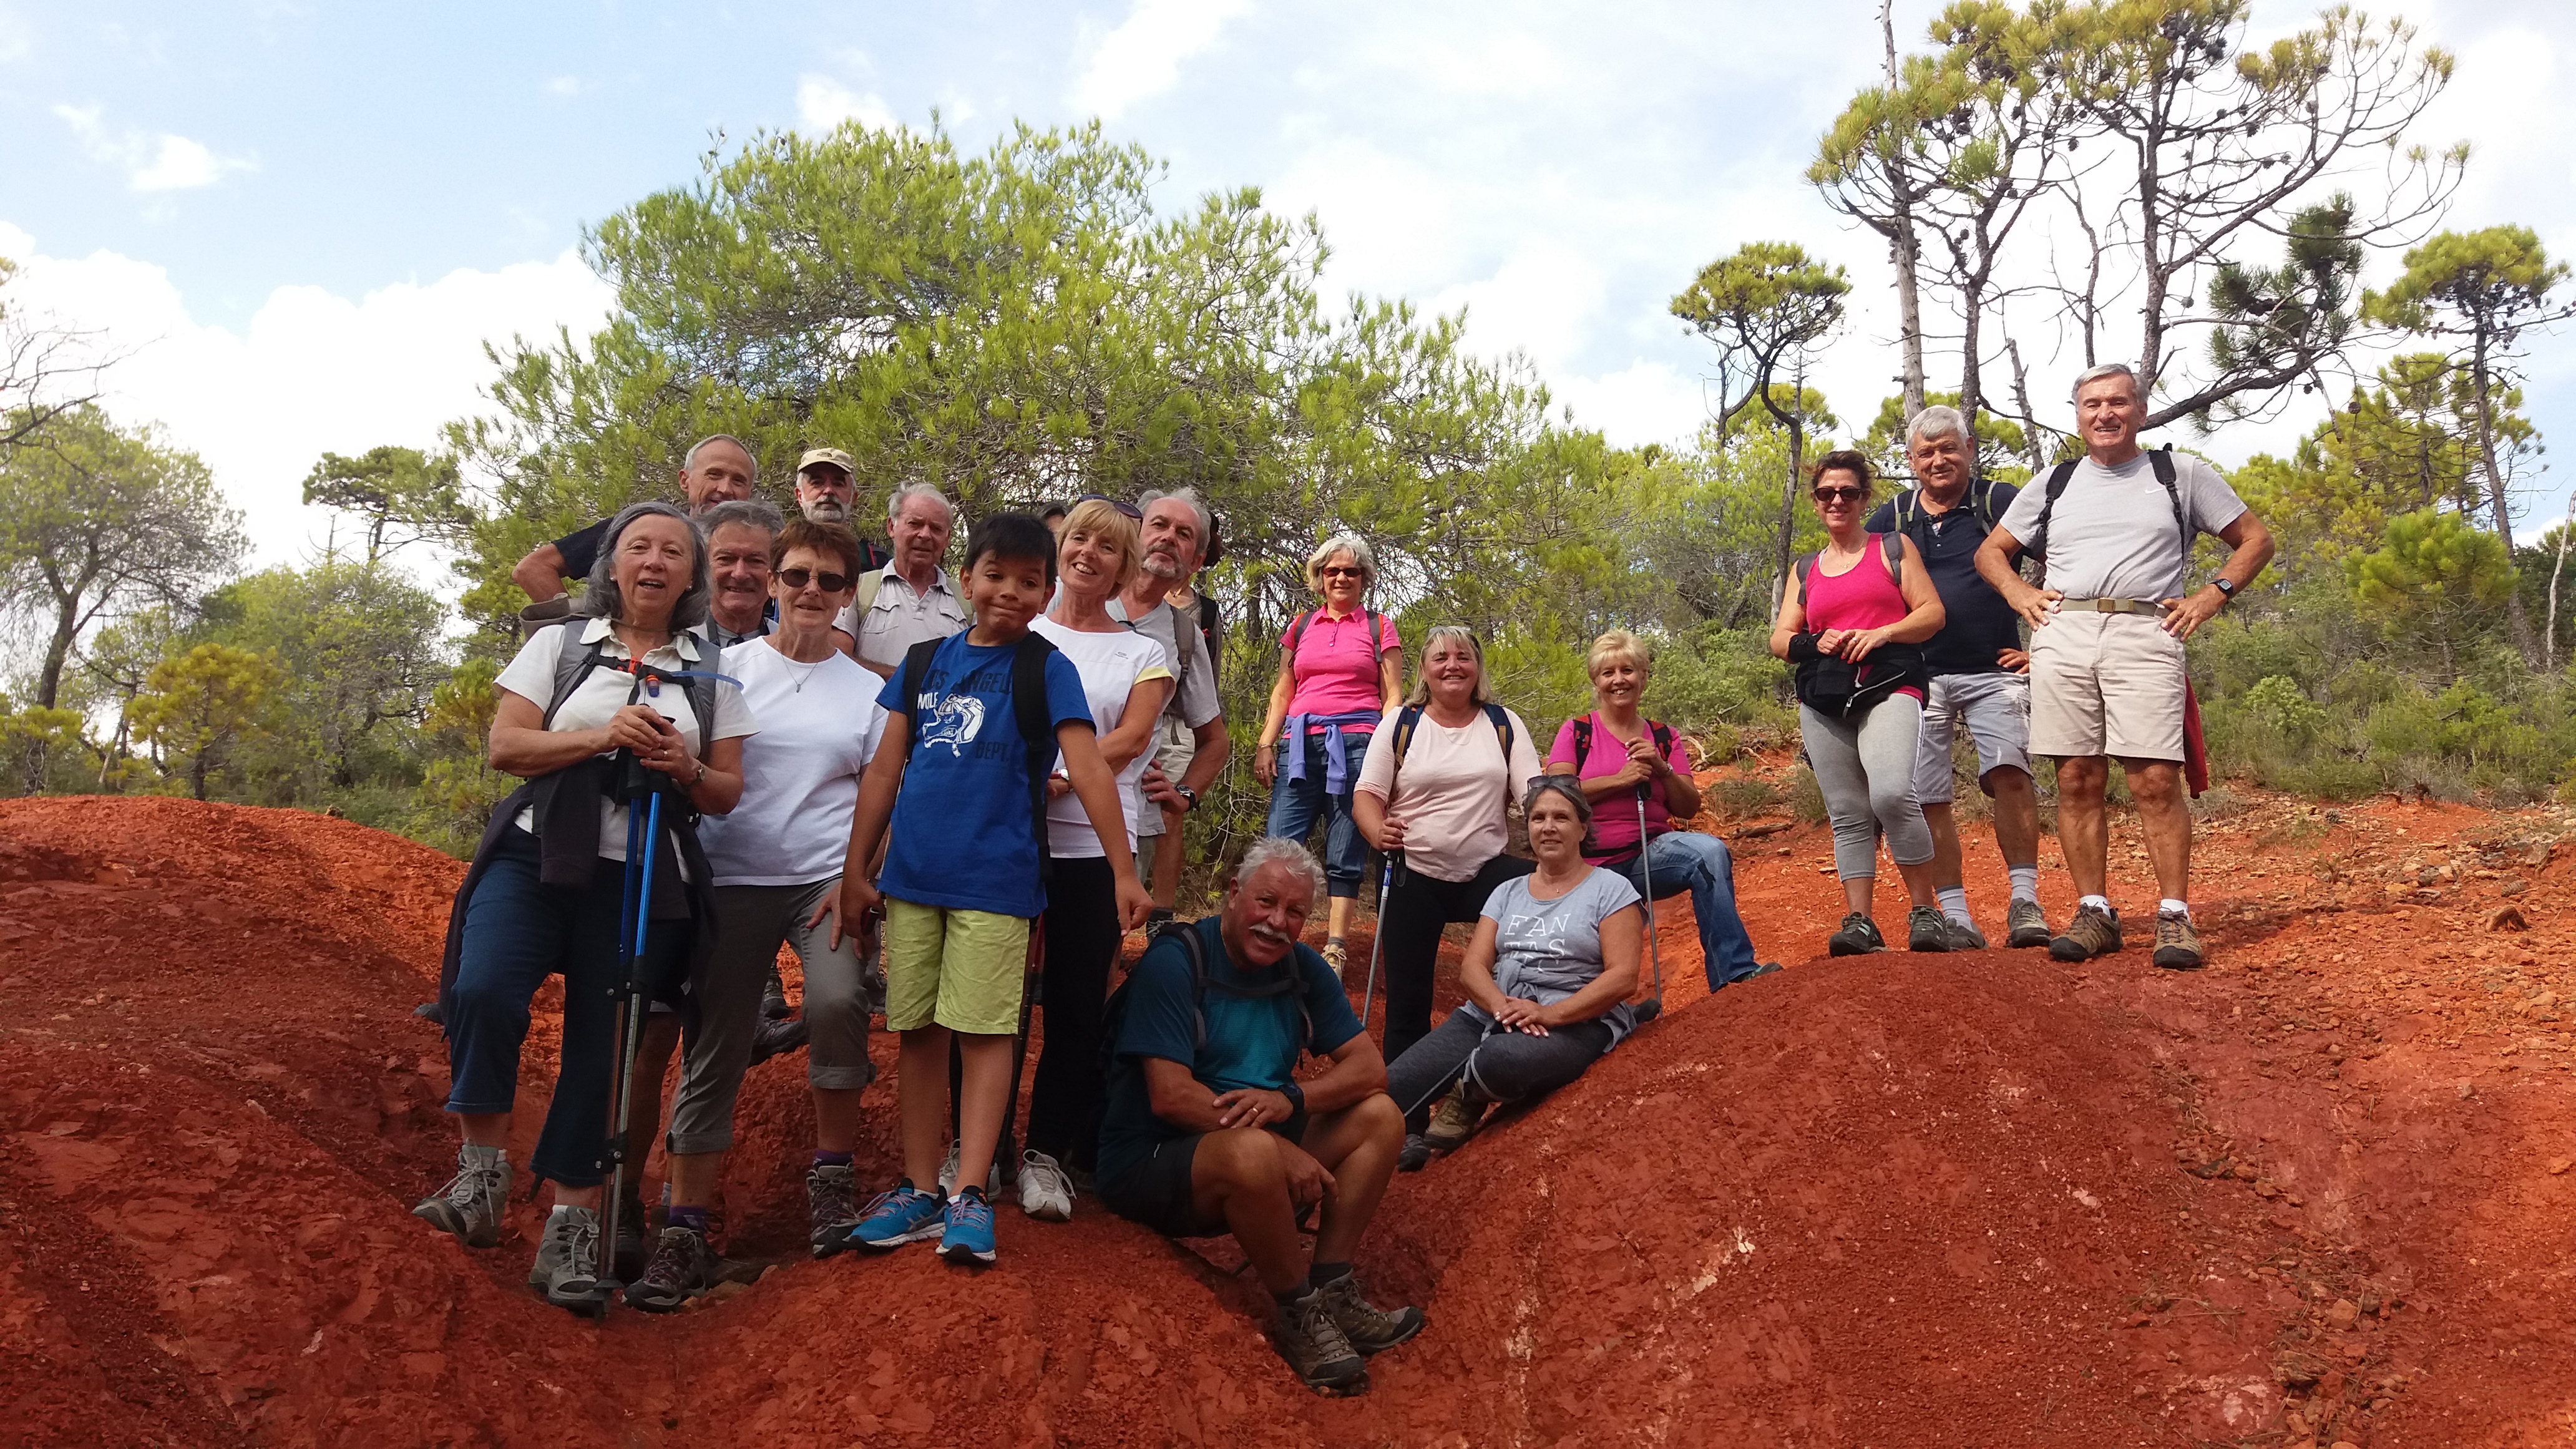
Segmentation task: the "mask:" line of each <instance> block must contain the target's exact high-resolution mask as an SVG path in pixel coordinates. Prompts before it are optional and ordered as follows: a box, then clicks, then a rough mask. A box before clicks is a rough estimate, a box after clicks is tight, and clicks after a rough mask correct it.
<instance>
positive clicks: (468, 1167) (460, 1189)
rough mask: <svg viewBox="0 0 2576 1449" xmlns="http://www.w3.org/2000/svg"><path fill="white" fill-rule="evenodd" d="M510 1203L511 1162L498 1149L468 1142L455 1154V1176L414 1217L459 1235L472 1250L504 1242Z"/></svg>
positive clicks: (417, 1209) (419, 1208) (414, 1212)
mask: <svg viewBox="0 0 2576 1449" xmlns="http://www.w3.org/2000/svg"><path fill="white" fill-rule="evenodd" d="M509 1200H510V1162H509V1159H508V1158H507V1157H506V1156H505V1155H504V1154H503V1153H502V1151H501V1149H500V1148H498V1147H477V1146H475V1145H474V1144H473V1143H471V1142H468V1143H466V1144H465V1145H464V1146H463V1147H460V1148H458V1149H457V1151H456V1175H455V1176H454V1177H451V1178H449V1179H448V1180H447V1186H445V1187H442V1188H440V1189H439V1190H438V1191H437V1192H435V1193H433V1194H431V1195H430V1196H428V1197H425V1198H422V1199H421V1200H420V1205H419V1206H418V1207H415V1208H413V1209H412V1210H411V1215H412V1216H413V1217H416V1218H418V1219H420V1220H421V1221H422V1222H425V1223H432V1224H435V1225H437V1226H438V1227H439V1228H440V1229H442V1230H444V1231H446V1232H450V1233H453V1234H455V1235H456V1241H458V1242H460V1243H463V1244H464V1245H465V1246H467V1247H469V1248H488V1247H491V1246H492V1245H493V1244H495V1243H497V1242H499V1241H501V1205H502V1204H503V1203H506V1202H508V1201H509Z"/></svg>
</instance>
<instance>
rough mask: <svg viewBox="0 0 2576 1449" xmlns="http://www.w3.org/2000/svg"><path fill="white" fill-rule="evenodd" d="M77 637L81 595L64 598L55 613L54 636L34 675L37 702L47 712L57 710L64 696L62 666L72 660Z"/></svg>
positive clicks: (48, 643) (47, 645)
mask: <svg viewBox="0 0 2576 1449" xmlns="http://www.w3.org/2000/svg"><path fill="white" fill-rule="evenodd" d="M79 634H80V595H78V594H71V595H69V596H67V597H65V598H64V599H63V600H62V602H61V604H59V605H58V606H57V607H56V608H55V610H54V637H53V638H52V639H51V640H50V641H48V642H47V643H46V645H45V663H44V667H43V668H42V669H41V670H40V671H38V673H37V675H36V703H38V704H40V705H43V706H44V707H45V708H47V709H54V708H57V707H59V705H60V703H61V700H62V694H63V666H64V665H65V664H66V663H68V662H70V660H71V657H72V640H73V639H75V638H76V637H78V636H79Z"/></svg>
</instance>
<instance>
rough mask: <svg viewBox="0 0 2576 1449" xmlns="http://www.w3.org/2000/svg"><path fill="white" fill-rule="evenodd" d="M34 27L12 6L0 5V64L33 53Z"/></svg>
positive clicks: (21, 58) (24, 57) (34, 44)
mask: <svg viewBox="0 0 2576 1449" xmlns="http://www.w3.org/2000/svg"><path fill="white" fill-rule="evenodd" d="M35 49H36V41H35V27H34V26H32V25H29V24H28V23H27V18H26V17H25V16H23V15H20V14H19V13H18V12H17V9H16V8H15V7H13V6H7V5H0V65H5V64H7V63H9V62H10V61H15V60H25V59H26V58H27V57H28V56H30V55H32V54H34V53H35Z"/></svg>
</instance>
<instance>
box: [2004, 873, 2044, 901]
mask: <svg viewBox="0 0 2576 1449" xmlns="http://www.w3.org/2000/svg"><path fill="white" fill-rule="evenodd" d="M2004 874H2005V875H2007V876H2010V877H2012V898H2013V899H2014V900H2017V901H2035V900H2038V899H2039V867H2038V866H2035V865H2008V866H2006V867H2004Z"/></svg>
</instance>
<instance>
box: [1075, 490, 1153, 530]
mask: <svg viewBox="0 0 2576 1449" xmlns="http://www.w3.org/2000/svg"><path fill="white" fill-rule="evenodd" d="M1073 501H1074V502H1076V503H1106V504H1108V505H1109V506H1110V507H1112V508H1115V509H1117V510H1118V511H1119V512H1120V513H1122V514H1124V515H1126V517H1127V521H1128V522H1130V523H1142V522H1144V521H1145V510H1144V509H1141V508H1139V507H1137V506H1136V505H1135V504H1133V503H1129V502H1127V501H1125V500H1124V499H1119V498H1112V497H1110V496H1109V495H1108V494H1106V493H1085V494H1083V495H1082V496H1081V497H1080V498H1077V499H1075V500H1073Z"/></svg>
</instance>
